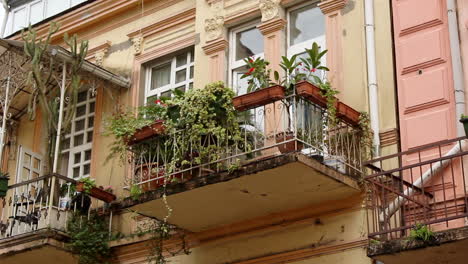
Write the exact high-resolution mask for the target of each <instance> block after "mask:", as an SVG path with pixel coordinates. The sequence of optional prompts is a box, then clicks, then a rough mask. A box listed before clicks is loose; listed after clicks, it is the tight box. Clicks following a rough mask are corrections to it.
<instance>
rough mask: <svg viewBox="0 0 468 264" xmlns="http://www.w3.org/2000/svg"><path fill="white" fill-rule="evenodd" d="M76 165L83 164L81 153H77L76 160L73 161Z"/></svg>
mask: <svg viewBox="0 0 468 264" xmlns="http://www.w3.org/2000/svg"><path fill="white" fill-rule="evenodd" d="M73 163H74V164H78V163H81V152H78V153H75V158H74V159H73Z"/></svg>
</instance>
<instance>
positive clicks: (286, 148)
mask: <svg viewBox="0 0 468 264" xmlns="http://www.w3.org/2000/svg"><path fill="white" fill-rule="evenodd" d="M294 138H295V137H294V134H293V133H292V132H281V133H278V134H276V143H277V144H279V145H278V150H279V151H280V152H281V153H282V154H285V153H290V152H294V151H298V150H301V149H302V147H303V144H302V143H301V142H299V141H298V140H293V139H294ZM288 140H290V141H288ZM285 141H288V142H285ZM281 142H285V143H282V144H281Z"/></svg>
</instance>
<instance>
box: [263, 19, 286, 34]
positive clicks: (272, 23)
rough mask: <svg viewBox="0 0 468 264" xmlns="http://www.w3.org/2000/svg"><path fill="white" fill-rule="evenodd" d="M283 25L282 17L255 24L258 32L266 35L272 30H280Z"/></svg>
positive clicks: (284, 21) (284, 22)
mask: <svg viewBox="0 0 468 264" xmlns="http://www.w3.org/2000/svg"><path fill="white" fill-rule="evenodd" d="M285 26H286V20H284V19H282V18H276V19H271V20H268V21H266V22H264V23H262V24H260V25H259V26H257V28H258V29H259V30H260V32H262V34H263V35H267V34H270V33H272V32H276V31H279V30H282V29H284V27H285Z"/></svg>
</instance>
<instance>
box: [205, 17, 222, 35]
mask: <svg viewBox="0 0 468 264" xmlns="http://www.w3.org/2000/svg"><path fill="white" fill-rule="evenodd" d="M223 27H224V17H222V16H216V17H214V18H208V19H205V32H206V36H207V41H210V40H214V39H217V38H219V37H221V36H222V34H223Z"/></svg>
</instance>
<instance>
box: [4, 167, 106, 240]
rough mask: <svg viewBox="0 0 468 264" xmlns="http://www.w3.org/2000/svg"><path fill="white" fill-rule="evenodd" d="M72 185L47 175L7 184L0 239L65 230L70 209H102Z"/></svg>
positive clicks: (70, 181)
mask: <svg viewBox="0 0 468 264" xmlns="http://www.w3.org/2000/svg"><path fill="white" fill-rule="evenodd" d="M54 182H55V183H54ZM75 184H76V181H75V180H73V179H70V178H68V177H65V176H62V175H59V174H51V175H45V176H41V177H37V178H35V179H31V180H27V181H23V182H20V183H17V184H13V185H10V186H9V187H8V192H7V195H6V197H4V198H3V199H2V198H0V209H1V211H0V239H1V238H7V237H12V236H16V235H22V234H27V233H31V232H35V231H37V230H41V229H53V230H57V231H63V232H66V231H67V222H68V220H69V219H70V217H71V216H72V214H73V213H74V212H77V211H79V212H80V213H81V215H82V216H81V217H89V215H90V213H91V210H92V209H93V208H99V210H103V208H106V205H105V204H104V202H102V201H99V200H97V199H95V198H91V197H89V196H87V195H84V194H81V193H77V192H76V191H75V190H74V189H75V188H74V185H75ZM111 219H112V218H110V219H109V221H111Z"/></svg>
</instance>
